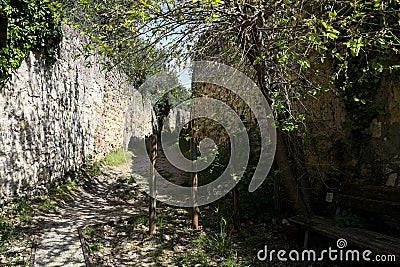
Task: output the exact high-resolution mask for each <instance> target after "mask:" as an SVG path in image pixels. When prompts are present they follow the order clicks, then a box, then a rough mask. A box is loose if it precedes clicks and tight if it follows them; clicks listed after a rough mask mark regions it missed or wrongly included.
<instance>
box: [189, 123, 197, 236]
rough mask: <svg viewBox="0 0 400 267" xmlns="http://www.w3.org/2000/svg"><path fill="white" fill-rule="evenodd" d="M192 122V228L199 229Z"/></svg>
mask: <svg viewBox="0 0 400 267" xmlns="http://www.w3.org/2000/svg"><path fill="white" fill-rule="evenodd" d="M193 126H194V122H193V120H192V121H191V122H190V134H191V135H192V136H191V137H190V152H191V154H192V156H191V159H192V197H193V211H192V226H193V228H194V229H199V207H198V204H197V186H198V177H197V171H196V170H197V166H196V163H195V162H194V161H195V160H196V159H197V151H196V143H195V138H194V137H193V128H194V127H193Z"/></svg>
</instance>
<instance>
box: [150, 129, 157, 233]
mask: <svg viewBox="0 0 400 267" xmlns="http://www.w3.org/2000/svg"><path fill="white" fill-rule="evenodd" d="M150 149H151V153H150V159H151V168H150V183H149V187H150V205H149V233H150V234H151V235H152V234H154V233H155V232H156V205H157V199H156V157H157V135H156V134H153V135H151V137H150Z"/></svg>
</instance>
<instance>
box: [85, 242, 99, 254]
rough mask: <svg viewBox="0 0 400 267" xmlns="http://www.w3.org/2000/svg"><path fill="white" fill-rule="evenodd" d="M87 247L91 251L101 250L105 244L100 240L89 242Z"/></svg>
mask: <svg viewBox="0 0 400 267" xmlns="http://www.w3.org/2000/svg"><path fill="white" fill-rule="evenodd" d="M86 248H87V250H88V251H89V252H94V251H100V250H101V249H102V248H103V244H102V243H100V242H93V243H88V244H87V245H86Z"/></svg>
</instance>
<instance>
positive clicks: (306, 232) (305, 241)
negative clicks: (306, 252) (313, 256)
mask: <svg viewBox="0 0 400 267" xmlns="http://www.w3.org/2000/svg"><path fill="white" fill-rule="evenodd" d="M308 236H309V231H308V229H306V231H305V232H304V245H303V248H305V249H306V248H308Z"/></svg>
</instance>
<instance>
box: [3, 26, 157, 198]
mask: <svg viewBox="0 0 400 267" xmlns="http://www.w3.org/2000/svg"><path fill="white" fill-rule="evenodd" d="M63 32H64V36H65V37H64V40H63V41H62V44H61V51H60V55H59V58H58V60H57V62H56V63H55V64H54V65H52V66H47V65H46V64H45V63H44V58H43V57H42V55H41V54H39V53H31V54H30V55H29V57H28V58H27V59H26V60H25V61H24V62H23V64H22V65H21V67H20V68H19V69H18V71H16V72H15V73H13V74H12V78H11V80H10V81H9V82H8V83H7V84H6V85H5V87H4V88H3V90H2V91H1V92H0V202H2V201H5V200H7V199H9V198H11V197H15V196H21V195H25V194H33V193H35V192H37V191H40V190H43V189H46V187H47V186H48V184H49V183H50V182H52V181H55V180H59V179H61V178H62V177H63V176H64V175H65V174H66V172H68V171H71V170H74V169H75V168H76V167H77V166H79V164H81V163H82V162H84V161H86V160H88V159H90V158H99V157H101V156H102V155H104V154H106V153H108V152H111V151H113V150H116V149H119V148H121V147H122V146H123V139H124V134H125V133H124V129H125V128H126V127H124V123H125V120H126V114H125V113H126V111H127V109H128V108H127V105H128V104H129V103H137V104H138V107H137V109H136V108H135V107H130V109H131V110H132V109H133V110H135V112H133V113H130V116H132V118H130V121H131V122H132V125H131V126H130V127H131V128H136V127H137V128H138V129H141V130H140V131H137V133H135V132H133V134H137V135H139V134H140V135H141V136H142V135H144V134H149V133H150V131H151V112H150V110H149V109H150V108H151V107H150V106H149V105H148V104H145V101H144V100H143V99H142V97H141V95H140V94H139V93H138V92H137V91H135V90H134V89H133V87H132V86H131V85H130V84H129V83H128V81H127V79H126V78H125V76H124V75H123V74H121V73H118V72H117V71H112V72H105V71H102V69H101V64H99V63H96V62H99V61H100V58H96V57H91V58H88V59H87V60H85V59H83V58H80V57H79V58H77V59H74V56H75V55H77V54H81V49H82V45H84V44H85V43H86V39H85V37H83V36H81V35H80V34H79V33H78V32H77V31H75V30H74V29H71V28H70V27H68V26H63ZM88 61H90V62H92V63H93V64H87V62H88ZM126 92H131V93H130V94H129V97H126ZM132 92H134V93H132ZM132 98H134V99H132ZM139 104H140V105H139Z"/></svg>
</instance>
